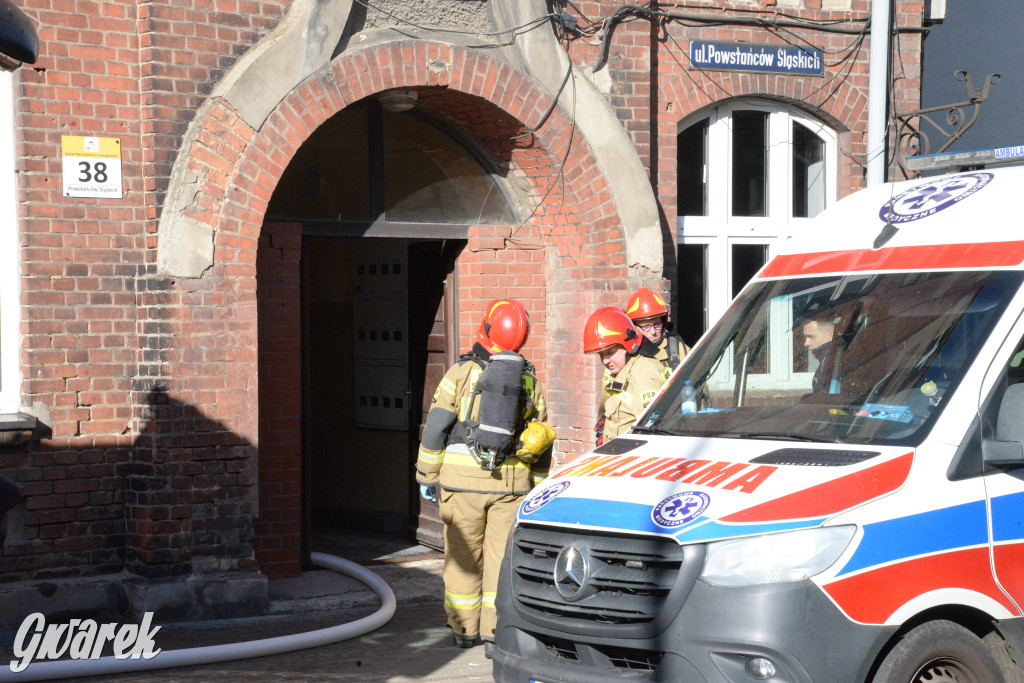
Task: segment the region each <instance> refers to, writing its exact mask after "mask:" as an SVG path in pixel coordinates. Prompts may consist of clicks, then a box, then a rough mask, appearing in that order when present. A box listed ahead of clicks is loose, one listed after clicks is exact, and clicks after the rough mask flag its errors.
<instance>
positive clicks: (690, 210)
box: [676, 119, 708, 343]
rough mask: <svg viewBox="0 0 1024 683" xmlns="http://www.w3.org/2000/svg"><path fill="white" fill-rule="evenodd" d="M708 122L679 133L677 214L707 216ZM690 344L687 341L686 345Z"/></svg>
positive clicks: (694, 125) (677, 145) (696, 124)
mask: <svg viewBox="0 0 1024 683" xmlns="http://www.w3.org/2000/svg"><path fill="white" fill-rule="evenodd" d="M707 144H708V120H707V119H704V120H703V121H701V122H699V123H695V124H693V125H692V126H690V127H689V128H687V129H686V130H684V131H683V132H682V133H680V134H679V137H678V140H677V142H676V147H677V149H678V154H679V163H678V171H677V178H678V180H677V182H678V186H677V189H676V215H679V216H707V215H708V200H707V182H708V176H707V168H708V157H707V150H708V147H707ZM687 343H689V342H687Z"/></svg>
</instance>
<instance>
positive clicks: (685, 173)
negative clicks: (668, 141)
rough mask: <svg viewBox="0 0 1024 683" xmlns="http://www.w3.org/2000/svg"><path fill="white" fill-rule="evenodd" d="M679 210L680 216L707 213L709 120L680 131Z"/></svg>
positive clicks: (678, 147)
mask: <svg viewBox="0 0 1024 683" xmlns="http://www.w3.org/2000/svg"><path fill="white" fill-rule="evenodd" d="M676 145H677V151H678V156H679V163H678V171H677V178H678V180H677V183H678V189H677V193H676V202H677V204H676V212H677V214H678V215H680V216H707V215H708V198H707V182H708V176H707V173H708V162H707V145H708V119H704V120H703V121H700V122H698V123H695V124H693V125H692V126H690V127H689V128H687V129H686V130H684V131H683V132H682V133H680V134H679V138H678V141H677V143H676Z"/></svg>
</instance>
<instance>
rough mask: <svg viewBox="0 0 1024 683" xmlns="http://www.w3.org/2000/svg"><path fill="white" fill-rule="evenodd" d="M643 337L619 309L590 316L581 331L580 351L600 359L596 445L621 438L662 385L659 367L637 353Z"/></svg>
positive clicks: (651, 359)
mask: <svg viewBox="0 0 1024 683" xmlns="http://www.w3.org/2000/svg"><path fill="white" fill-rule="evenodd" d="M642 339H643V337H641V335H640V333H639V332H638V331H637V329H636V327H635V326H634V325H633V321H632V320H630V319H629V316H627V315H626V314H625V313H624V312H623V311H622V309H619V308H615V307H614V306H607V307H605V308H601V309H599V310H597V311H596V312H594V314H593V315H591V316H590V318H589V319H588V320H587V324H586V325H585V326H584V328H583V351H584V352H586V353H596V354H598V355H599V356H600V358H601V363H602V364H603V365H604V367H605V369H606V370H607V372H606V373H605V377H606V379H605V384H604V400H603V402H602V405H601V417H600V419H598V421H597V425H596V426H595V427H594V431H595V432H597V445H598V446H600V445H601V444H603V443H605V442H606V441H610V440H612V439H614V438H615V437H617V436H619V435H620V434H625V433H626V432H627V431H629V428H630V427H632V426H633V423H634V422H636V420H637V418H638V417H640V414H641V413H643V412H644V410H645V409H646V408H647V405H648V404H649V403H650V402H651V401H652V400H654V397H655V396H657V395H658V391H659V390H660V389H661V385H662V384H663V380H664V378H663V376H662V368H663V366H662V364H661V363H660V362H658V361H656V360H654V359H653V358H650V357H649V356H644V355H642V354H640V353H639V351H640V344H641V340H642Z"/></svg>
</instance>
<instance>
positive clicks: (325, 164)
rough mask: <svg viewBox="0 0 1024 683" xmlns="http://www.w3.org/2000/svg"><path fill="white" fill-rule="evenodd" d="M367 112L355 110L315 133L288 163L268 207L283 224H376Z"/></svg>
mask: <svg viewBox="0 0 1024 683" xmlns="http://www.w3.org/2000/svg"><path fill="white" fill-rule="evenodd" d="M366 117H367V112H366V109H364V108H363V107H349V108H348V109H345V110H343V111H340V112H338V113H337V114H335V115H334V116H332V117H331V118H329V119H328V120H327V121H325V122H324V123H323V125H322V126H320V127H319V128H317V129H316V130H315V131H313V134H312V135H310V136H309V139H307V140H306V141H305V142H304V143H302V146H301V147H299V149H298V151H296V152H295V156H294V157H292V160H291V161H290V162H289V163H288V168H287V169H285V172H284V174H283V175H282V176H281V181H280V182H279V183H278V184H277V189H275V190H274V195H273V196H272V197H271V199H270V206H269V207H267V216H268V217H270V218H274V219H278V220H286V219H292V220H301V219H307V220H331V221H337V220H350V221H365V220H370V219H371V218H372V216H371V215H370V165H369V164H370V162H369V158H370V153H369V143H368V142H367V135H368V133H367V120H366Z"/></svg>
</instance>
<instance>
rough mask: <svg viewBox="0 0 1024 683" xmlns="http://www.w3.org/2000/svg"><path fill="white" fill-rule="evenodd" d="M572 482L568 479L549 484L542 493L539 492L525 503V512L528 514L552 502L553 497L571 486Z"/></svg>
mask: <svg viewBox="0 0 1024 683" xmlns="http://www.w3.org/2000/svg"><path fill="white" fill-rule="evenodd" d="M570 483H571V482H568V481H560V482H558V483H557V484H555V485H553V486H549V487H547V488H546V489H544V490H543V491H541V492H540V493H538V494H537V495H535V496H533V497H532V498H530V499H529V500H528V501H526V502H525V503H523V514H524V515H528V514H530V513H531V512H536V511H537V510H539V509H540V508H541V507H542V506H544V505H546V504H547V503H549V502H551V499H552V498H554V497H555V496H557V495H558V494H559V493H561V492H562V491H564V490H566V489H567V488H569V484H570Z"/></svg>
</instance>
